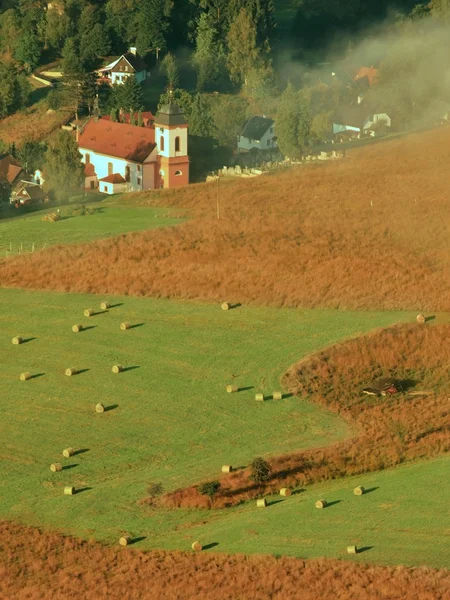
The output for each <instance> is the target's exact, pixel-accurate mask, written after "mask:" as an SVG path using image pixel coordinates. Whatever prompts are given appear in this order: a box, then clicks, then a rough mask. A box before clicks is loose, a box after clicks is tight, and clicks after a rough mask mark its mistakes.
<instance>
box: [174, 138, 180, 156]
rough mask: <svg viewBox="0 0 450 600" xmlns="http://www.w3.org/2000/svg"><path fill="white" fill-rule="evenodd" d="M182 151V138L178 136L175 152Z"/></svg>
mask: <svg viewBox="0 0 450 600" xmlns="http://www.w3.org/2000/svg"><path fill="white" fill-rule="evenodd" d="M179 151H180V138H179V137H178V136H177V137H176V138H175V152H179Z"/></svg>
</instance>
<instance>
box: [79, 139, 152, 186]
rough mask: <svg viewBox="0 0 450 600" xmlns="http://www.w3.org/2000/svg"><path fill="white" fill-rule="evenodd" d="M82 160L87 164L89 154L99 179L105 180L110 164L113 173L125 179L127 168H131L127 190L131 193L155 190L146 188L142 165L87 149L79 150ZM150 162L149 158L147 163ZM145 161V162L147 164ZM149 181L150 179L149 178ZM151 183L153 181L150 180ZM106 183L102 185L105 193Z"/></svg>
mask: <svg viewBox="0 0 450 600" xmlns="http://www.w3.org/2000/svg"><path fill="white" fill-rule="evenodd" d="M79 150H80V152H81V154H82V159H81V162H83V163H84V164H86V154H89V162H90V163H91V164H92V165H93V166H94V169H95V173H96V175H97V178H98V179H99V180H100V179H103V178H104V177H107V176H108V175H109V172H108V163H112V171H111V172H112V173H119V174H120V175H122V177H123V178H125V177H126V167H129V168H130V181H129V182H127V189H128V191H130V192H135V191H141V190H146V189H154V188H153V187H144V165H143V164H140V163H135V162H131V161H129V160H126V159H123V158H116V157H113V156H106V155H104V154H98V153H96V152H93V151H92V150H87V149H86V148H81V147H80V148H79ZM148 160H149V157H148V158H147V159H146V161H148ZM146 161H144V162H146ZM147 179H148V177H147ZM150 183H151V180H150ZM104 185H105V182H102V183H101V184H100V186H101V187H100V191H102V192H103V191H104V190H103V187H102V186H104Z"/></svg>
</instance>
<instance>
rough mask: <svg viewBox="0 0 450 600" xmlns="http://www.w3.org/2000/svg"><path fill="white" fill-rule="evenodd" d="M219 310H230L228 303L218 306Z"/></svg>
mask: <svg viewBox="0 0 450 600" xmlns="http://www.w3.org/2000/svg"><path fill="white" fill-rule="evenodd" d="M220 308H221V309H222V310H230V308H231V304H230V303H229V302H222V304H221V305H220Z"/></svg>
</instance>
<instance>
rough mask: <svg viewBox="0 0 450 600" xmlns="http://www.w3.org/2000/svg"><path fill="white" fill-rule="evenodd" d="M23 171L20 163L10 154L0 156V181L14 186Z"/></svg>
mask: <svg viewBox="0 0 450 600" xmlns="http://www.w3.org/2000/svg"><path fill="white" fill-rule="evenodd" d="M22 171H23V168H22V165H21V164H20V162H19V161H18V160H17V159H16V158H14V156H11V154H2V155H0V180H2V181H5V182H8V183H9V184H10V185H14V184H15V183H16V182H17V181H18V179H19V176H20V175H21V173H22Z"/></svg>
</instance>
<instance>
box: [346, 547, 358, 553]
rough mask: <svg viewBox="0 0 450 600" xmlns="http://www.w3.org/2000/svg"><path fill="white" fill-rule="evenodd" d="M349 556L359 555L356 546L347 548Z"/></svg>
mask: <svg viewBox="0 0 450 600" xmlns="http://www.w3.org/2000/svg"><path fill="white" fill-rule="evenodd" d="M347 554H358V548H357V547H356V546H347Z"/></svg>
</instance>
